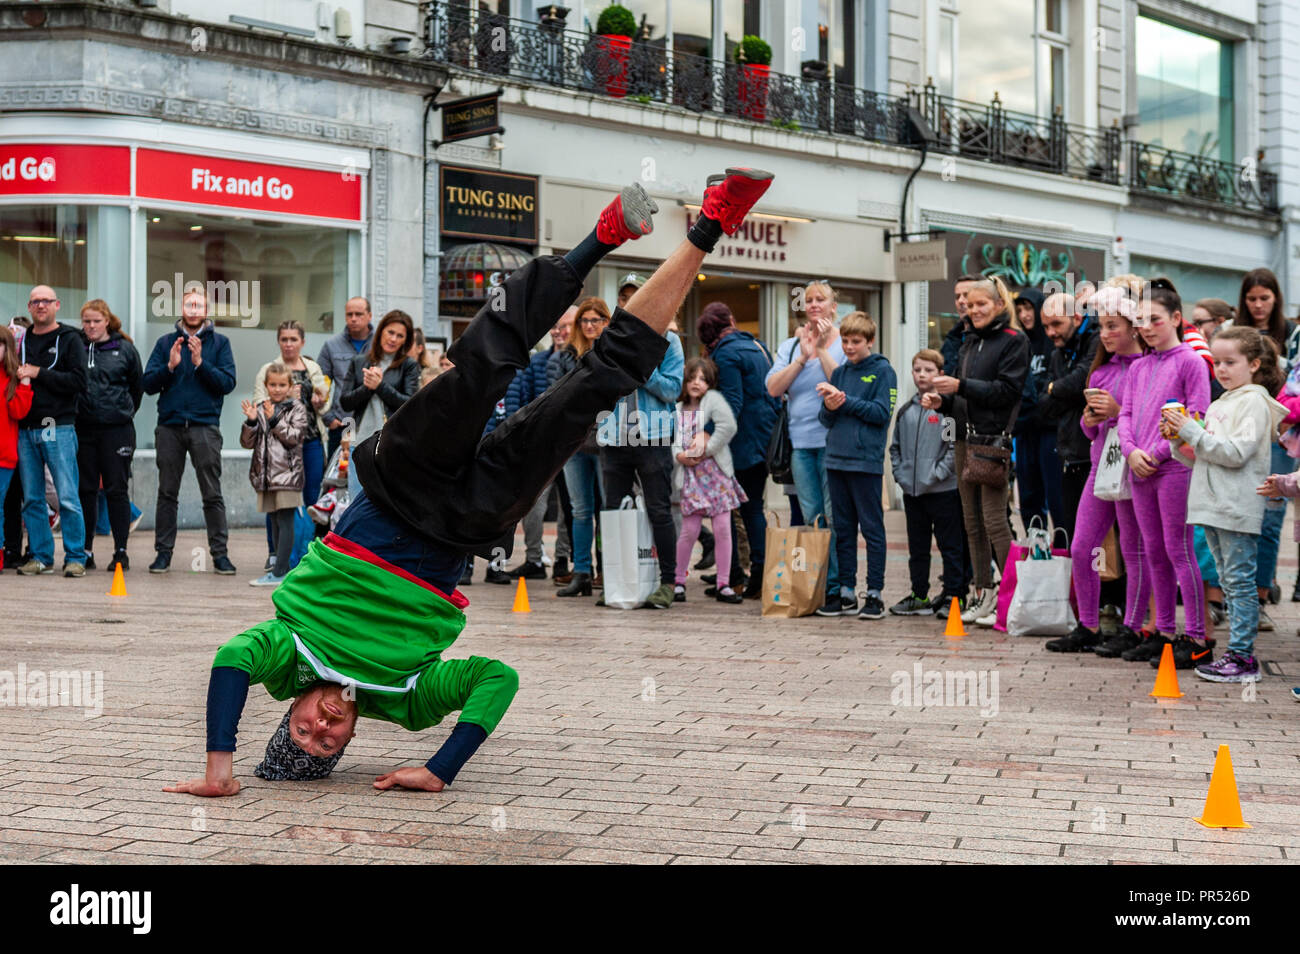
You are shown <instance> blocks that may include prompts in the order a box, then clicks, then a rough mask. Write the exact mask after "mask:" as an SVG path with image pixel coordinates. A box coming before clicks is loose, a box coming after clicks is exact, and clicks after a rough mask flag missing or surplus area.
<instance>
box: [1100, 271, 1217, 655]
mask: <svg viewBox="0 0 1300 954" xmlns="http://www.w3.org/2000/svg"><path fill="white" fill-rule="evenodd" d="M1139 326H1140V331H1141V333H1142V338H1143V340H1144V341H1145V342H1146V343H1147V347H1149V348H1150V349H1151V352H1150V353H1149V354H1147V355H1145V356H1144V357H1142V358H1141V359H1139V360H1138V361H1136V362H1134V364H1133V367H1132V369H1131V370H1130V371H1129V373H1128V375H1126V377H1125V379H1124V395H1123V397H1121V398H1120V404H1121V405H1122V409H1121V411H1120V415H1119V440H1120V447H1121V448H1122V449H1123V451H1124V455H1125V457H1126V458H1127V459H1128V465H1129V471H1130V477H1131V483H1132V487H1133V509H1134V511H1135V512H1136V515H1137V521H1138V527H1139V528H1140V530H1141V533H1142V544H1143V553H1144V555H1145V557H1146V560H1145V562H1146V564H1147V567H1148V569H1149V570H1150V573H1151V585H1152V590H1153V591H1154V593H1155V597H1156V632H1155V633H1153V634H1152V635H1151V636H1149V637H1148V638H1146V639H1144V640H1142V642H1141V643H1139V644H1138V645H1137V646H1134V647H1133V648H1132V649H1129V650H1127V651H1125V652H1123V653H1122V654H1121V655H1122V657H1123V658H1124V659H1127V660H1130V661H1150V662H1152V663H1153V664H1154V663H1155V662H1157V661H1158V660H1159V658H1160V656H1161V654H1162V652H1163V650H1164V647H1165V643H1167V642H1170V640H1169V638H1168V637H1169V635H1172V634H1175V633H1177V625H1178V623H1177V593H1178V590H1182V594H1183V613H1184V617H1185V623H1186V629H1187V632H1186V634H1185V635H1184V636H1180V637H1178V638H1179V639H1180V640H1181V639H1189V640H1191V641H1192V642H1193V643H1194V644H1195V646H1193V647H1191V649H1190V653H1191V657H1190V658H1191V659H1192V660H1193V664H1194V665H1195V664H1198V663H1200V662H1209V661H1210V657H1209V649H1208V647H1207V646H1206V645H1205V607H1204V602H1203V599H1204V592H1203V587H1202V582H1201V569H1200V567H1199V566H1198V565H1197V562H1196V554H1195V553H1194V551H1193V549H1192V528H1191V525H1190V524H1188V522H1187V492H1188V487H1189V486H1190V485H1191V480H1192V472H1191V469H1190V468H1188V467H1186V466H1184V465H1183V464H1181V463H1179V462H1178V461H1177V460H1175V459H1174V458H1173V454H1174V453H1181V451H1175V449H1174V444H1173V443H1171V441H1170V440H1169V439H1168V438H1167V437H1166V436H1165V434H1164V433H1163V431H1162V429H1161V424H1160V421H1161V408H1162V407H1163V406H1164V405H1165V404H1166V403H1167V402H1169V401H1177V402H1178V403H1180V404H1182V405H1183V407H1184V408H1185V409H1186V411H1187V413H1188V414H1189V415H1198V416H1203V415H1204V414H1205V411H1206V409H1207V408H1208V407H1209V406H1210V376H1209V373H1208V372H1207V371H1206V368H1205V360H1204V359H1203V358H1201V357H1200V356H1198V355H1197V354H1196V352H1195V351H1193V350H1192V348H1191V347H1189V346H1188V345H1186V344H1184V343H1183V341H1182V337H1181V335H1182V300H1181V299H1180V298H1179V297H1178V292H1177V291H1175V290H1174V287H1173V285H1171V284H1170V283H1169V282H1168V281H1167V280H1165V279H1156V280H1154V281H1152V282H1151V283H1150V284H1148V285H1147V288H1146V289H1145V290H1144V294H1143V301H1142V306H1141V318H1140V320H1139ZM1175 587H1177V589H1175ZM1202 656H1203V657H1204V658H1203V659H1202V658H1201V657H1202Z"/></svg>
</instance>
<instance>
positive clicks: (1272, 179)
mask: <svg viewBox="0 0 1300 954" xmlns="http://www.w3.org/2000/svg"><path fill="white" fill-rule="evenodd" d="M1128 147H1129V156H1128V161H1129V170H1128V171H1129V175H1128V180H1129V188H1130V189H1132V190H1133V191H1134V192H1146V193H1152V194H1155V195H1161V196H1170V197H1176V198H1179V199H1182V200H1184V201H1192V202H1204V203H1207V204H1210V205H1215V206H1225V205H1226V206H1231V207H1233V208H1238V209H1247V210H1249V211H1252V212H1276V211H1277V176H1276V175H1275V174H1274V173H1272V172H1265V171H1263V170H1262V169H1260V168H1258V164H1257V163H1242V164H1241V165H1235V164H1233V163H1230V162H1223V161H1221V160H1218V159H1209V158H1206V157H1205V156H1197V155H1193V154H1192V153H1188V152H1174V151H1173V150H1172V149H1164V148H1161V147H1160V146H1149V145H1147V144H1146V143H1141V142H1130V143H1129V144H1128Z"/></svg>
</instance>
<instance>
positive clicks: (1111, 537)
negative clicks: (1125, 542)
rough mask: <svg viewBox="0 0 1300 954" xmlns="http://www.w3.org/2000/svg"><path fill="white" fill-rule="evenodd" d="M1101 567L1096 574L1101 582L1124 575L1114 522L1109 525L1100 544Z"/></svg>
mask: <svg viewBox="0 0 1300 954" xmlns="http://www.w3.org/2000/svg"><path fill="white" fill-rule="evenodd" d="M1101 560H1102V562H1101V567H1100V568H1099V569H1098V571H1097V575H1098V576H1099V577H1100V578H1101V581H1102V582H1103V583H1109V582H1110V581H1111V580H1118V579H1119V578H1120V577H1121V576H1123V575H1124V557H1123V556H1122V555H1121V554H1120V551H1119V532H1118V531H1117V529H1116V527H1115V525H1114V524H1112V525H1111V528H1110V532H1109V533H1107V534H1106V539H1105V540H1103V541H1102V544H1101Z"/></svg>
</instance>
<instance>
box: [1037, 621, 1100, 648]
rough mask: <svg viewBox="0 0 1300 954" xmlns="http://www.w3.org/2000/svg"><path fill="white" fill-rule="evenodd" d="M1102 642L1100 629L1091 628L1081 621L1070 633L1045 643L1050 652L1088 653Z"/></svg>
mask: <svg viewBox="0 0 1300 954" xmlns="http://www.w3.org/2000/svg"><path fill="white" fill-rule="evenodd" d="M1100 642H1101V633H1100V632H1099V631H1098V630H1095V629H1089V628H1088V627H1086V626H1084V625H1083V624H1082V623H1080V624H1079V625H1078V626H1076V627H1074V629H1073V630H1071V632H1070V633H1069V635H1066V636H1062V637H1061V638H1060V639H1053V640H1049V641H1048V642H1047V643H1046V644H1045V645H1046V647H1047V650H1048V652H1053V653H1088V652H1092V651H1093V650H1094V649H1096V647H1097V645H1098V643H1100Z"/></svg>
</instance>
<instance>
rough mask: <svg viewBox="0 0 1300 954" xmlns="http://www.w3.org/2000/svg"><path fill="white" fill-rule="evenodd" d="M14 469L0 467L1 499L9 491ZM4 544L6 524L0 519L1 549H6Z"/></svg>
mask: <svg viewBox="0 0 1300 954" xmlns="http://www.w3.org/2000/svg"><path fill="white" fill-rule="evenodd" d="M14 470H15V468H13V467H0V500H4V499H5V494H7V493H8V492H9V481H10V480H12V479H13V476H14ZM4 545H5V526H4V522H3V521H0V550H3V549H4Z"/></svg>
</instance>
